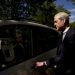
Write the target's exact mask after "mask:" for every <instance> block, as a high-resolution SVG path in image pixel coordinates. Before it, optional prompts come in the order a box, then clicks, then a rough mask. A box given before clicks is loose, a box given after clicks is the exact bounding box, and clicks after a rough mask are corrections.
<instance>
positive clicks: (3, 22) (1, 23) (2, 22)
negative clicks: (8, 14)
mask: <svg viewBox="0 0 75 75" xmlns="http://www.w3.org/2000/svg"><path fill="white" fill-rule="evenodd" d="M21 24H22V25H31V26H39V27H43V28H48V29H52V30H55V31H57V30H56V29H55V28H53V27H50V26H47V25H43V24H39V23H35V22H30V21H17V20H0V26H5V25H10V26H11V25H21Z"/></svg>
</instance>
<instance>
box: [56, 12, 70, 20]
mask: <svg viewBox="0 0 75 75" xmlns="http://www.w3.org/2000/svg"><path fill="white" fill-rule="evenodd" d="M55 17H58V18H60V19H65V20H67V19H69V14H68V13H66V12H59V13H57V14H56V15H55Z"/></svg>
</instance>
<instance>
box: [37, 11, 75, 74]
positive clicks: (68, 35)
mask: <svg viewBox="0 0 75 75" xmlns="http://www.w3.org/2000/svg"><path fill="white" fill-rule="evenodd" d="M54 25H55V26H56V28H57V30H58V31H60V32H62V33H63V35H62V37H60V38H59V42H58V43H59V44H58V47H57V55H56V57H55V58H52V59H50V60H47V61H42V62H39V61H38V62H36V66H37V67H41V66H43V65H46V66H51V67H53V68H56V75H65V74H66V75H73V74H72V73H73V71H74V55H75V54H74V50H75V29H74V28H72V27H70V26H69V14H67V13H65V12H59V13H57V14H56V15H55V16H54Z"/></svg>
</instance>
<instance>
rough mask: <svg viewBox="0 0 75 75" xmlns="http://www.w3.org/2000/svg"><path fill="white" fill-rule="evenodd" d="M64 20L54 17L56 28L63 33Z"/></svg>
mask: <svg viewBox="0 0 75 75" xmlns="http://www.w3.org/2000/svg"><path fill="white" fill-rule="evenodd" d="M64 23H65V22H64V20H63V19H59V18H58V17H54V26H55V27H56V28H57V30H59V31H61V30H62V29H63V27H64Z"/></svg>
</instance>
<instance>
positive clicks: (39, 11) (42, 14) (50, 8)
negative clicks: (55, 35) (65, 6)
mask: <svg viewBox="0 0 75 75" xmlns="http://www.w3.org/2000/svg"><path fill="white" fill-rule="evenodd" d="M35 4H36V3H35ZM34 11H35V12H32V13H34V14H32V16H31V19H32V20H33V21H35V22H38V23H42V24H46V25H50V26H52V25H53V16H54V14H55V13H56V9H55V4H54V1H53V0H44V1H43V2H42V3H41V4H40V5H39V4H37V6H36V7H35V8H34Z"/></svg>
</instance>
